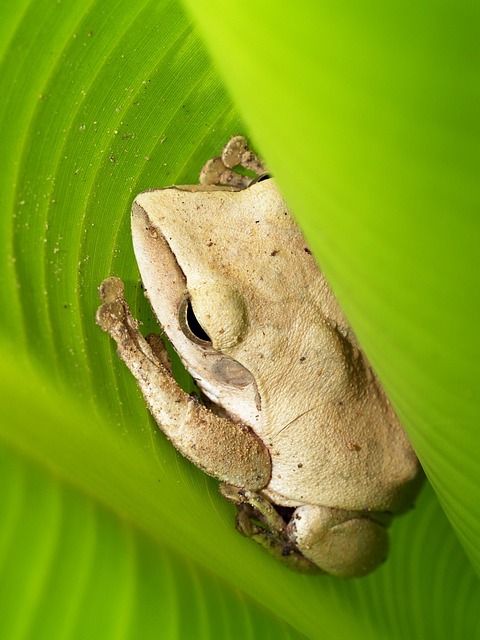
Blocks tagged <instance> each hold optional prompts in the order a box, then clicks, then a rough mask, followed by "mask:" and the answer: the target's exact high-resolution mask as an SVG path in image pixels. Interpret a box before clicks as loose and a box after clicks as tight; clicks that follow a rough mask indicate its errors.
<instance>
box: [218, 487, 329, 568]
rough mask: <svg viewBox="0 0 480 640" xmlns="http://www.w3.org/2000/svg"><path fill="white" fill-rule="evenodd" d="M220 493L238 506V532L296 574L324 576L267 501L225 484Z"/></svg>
mask: <svg viewBox="0 0 480 640" xmlns="http://www.w3.org/2000/svg"><path fill="white" fill-rule="evenodd" d="M220 492H221V494H222V495H223V497H224V498H226V499H227V500H228V501H229V502H233V503H234V504H236V505H237V530H238V531H239V532H240V533H241V534H242V535H244V536H245V537H246V538H251V539H252V540H255V542H257V543H258V544H260V545H261V546H262V547H264V548H265V549H266V550H267V551H268V552H269V553H270V554H271V555H272V556H274V557H275V558H276V559H277V560H280V561H281V562H283V563H284V564H286V565H287V566H288V567H289V568H290V569H293V570H294V571H300V572H302V573H323V571H322V570H321V569H320V568H319V567H318V566H316V565H315V564H314V563H313V562H311V561H310V560H308V558H306V557H305V556H304V555H303V554H302V553H301V552H300V551H299V550H298V549H297V547H296V546H295V544H293V542H292V540H290V538H289V536H288V530H287V526H286V524H285V521H284V519H283V518H282V516H281V515H280V514H279V513H278V511H277V510H276V509H275V507H274V506H273V505H272V504H271V503H270V502H269V501H268V500H266V499H265V498H263V497H262V496H261V495H260V494H259V493H257V492H255V491H249V490H246V491H245V490H243V489H239V488H238V487H234V486H231V485H227V484H225V483H223V484H221V485H220Z"/></svg>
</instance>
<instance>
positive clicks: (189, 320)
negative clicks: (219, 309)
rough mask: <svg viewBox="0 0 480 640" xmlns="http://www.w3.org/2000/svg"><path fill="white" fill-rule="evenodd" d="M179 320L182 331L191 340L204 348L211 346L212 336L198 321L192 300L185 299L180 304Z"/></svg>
mask: <svg viewBox="0 0 480 640" xmlns="http://www.w3.org/2000/svg"><path fill="white" fill-rule="evenodd" d="M178 320H179V324H180V328H181V330H182V331H183V333H184V335H185V336H186V337H187V338H188V339H189V340H191V341H192V342H195V343H196V344H199V345H201V346H204V347H206V346H211V344H212V341H211V339H210V336H209V335H208V333H207V332H206V331H205V329H204V328H203V327H202V325H201V324H200V322H199V321H198V318H197V316H196V315H195V312H194V311H193V307H192V303H191V301H190V298H185V299H184V300H183V302H182V303H181V304H180V308H179V310H178Z"/></svg>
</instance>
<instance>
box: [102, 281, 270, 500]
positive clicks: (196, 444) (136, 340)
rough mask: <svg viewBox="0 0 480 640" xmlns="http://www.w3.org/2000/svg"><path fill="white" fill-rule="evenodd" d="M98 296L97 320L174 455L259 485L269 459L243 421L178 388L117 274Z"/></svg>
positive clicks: (217, 474)
mask: <svg viewBox="0 0 480 640" xmlns="http://www.w3.org/2000/svg"><path fill="white" fill-rule="evenodd" d="M99 294H100V299H101V301H102V303H103V304H102V305H101V306H100V307H99V309H98V311H97V324H98V325H99V326H100V327H101V328H102V329H103V330H104V331H106V332H107V333H109V334H110V336H111V337H112V338H113V339H114V340H115V342H116V343H117V348H118V354H119V356H120V357H121V358H122V360H123V361H124V362H125V364H126V365H127V367H128V368H129V369H130V371H131V372H132V374H133V375H134V376H135V378H136V380H137V382H138V385H139V387H140V389H141V391H142V393H143V395H144V397H145V400H146V402H147V405H148V407H149V409H150V412H151V413H152V415H153V417H154V418H155V420H156V422H157V423H158V425H159V426H160V428H161V429H162V431H164V433H165V435H166V436H167V437H168V438H169V439H170V440H171V441H172V442H173V444H174V445H175V447H176V448H177V449H178V450H179V451H180V453H182V455H184V456H185V457H187V458H188V459H189V460H191V461H192V462H193V463H194V464H195V465H196V466H197V467H199V468H201V469H203V470H204V471H205V472H206V473H208V474H209V475H211V476H214V477H216V478H219V479H220V480H223V481H225V482H228V483H230V484H235V485H238V486H242V487H246V488H247V489H252V490H255V489H261V488H262V487H265V486H266V485H267V484H268V482H269V480H270V473H271V461H270V454H269V453H268V450H267V449H266V447H265V446H264V444H263V443H262V442H261V440H260V439H259V438H258V437H257V436H256V435H255V434H254V433H253V431H252V430H251V429H249V428H248V427H246V426H245V425H242V424H239V423H235V422H233V421H231V420H229V419H227V418H224V417H221V416H217V415H215V414H213V413H211V412H210V411H209V410H208V409H207V408H206V407H204V406H202V405H201V404H200V403H199V402H198V401H197V400H196V399H194V398H192V397H191V396H189V395H188V394H187V393H185V392H184V391H183V390H182V389H181V388H180V387H179V386H178V384H177V382H176V381H175V379H174V378H173V376H172V374H171V372H170V371H169V370H168V367H167V366H165V362H166V360H165V357H164V355H162V348H161V346H160V344H159V342H158V341H155V343H154V349H152V347H151V346H150V344H149V343H148V342H147V341H146V340H145V339H144V338H143V336H142V335H141V334H140V332H139V331H138V328H137V321H136V320H135V319H134V318H133V317H132V315H131V313H130V310H129V308H128V305H127V303H126V301H125V298H124V287H123V282H122V281H121V280H120V279H119V278H115V277H112V278H107V279H106V280H104V281H103V282H102V284H101V285H100V287H99Z"/></svg>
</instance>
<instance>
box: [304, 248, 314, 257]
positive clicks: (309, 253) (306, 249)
mask: <svg viewBox="0 0 480 640" xmlns="http://www.w3.org/2000/svg"><path fill="white" fill-rule="evenodd" d="M303 250H304V251H305V253H308V255H309V256H311V255H312V252H311V251H310V249H309V248H308V247H304V249H303Z"/></svg>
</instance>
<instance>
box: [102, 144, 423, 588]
mask: <svg viewBox="0 0 480 640" xmlns="http://www.w3.org/2000/svg"><path fill="white" fill-rule="evenodd" d="M239 145H240V148H242V149H243V153H244V159H245V154H246V153H247V152H248V150H247V148H246V147H245V145H244V141H243V139H241V138H239V137H236V138H233V139H232V140H231V141H230V143H229V145H227V147H226V149H225V151H224V156H223V162H222V161H220V163H219V159H215V161H214V162H215V166H214V169H215V171H212V167H211V166H210V167H209V165H206V169H205V170H204V173H203V176H204V182H207V183H208V182H209V181H210V182H211V181H219V179H218V171H217V170H218V167H219V165H220V168H221V169H222V167H223V169H225V164H233V165H235V164H238V162H233V163H231V162H229V161H228V160H229V154H230V156H231V155H232V148H233V150H234V152H235V151H236V153H234V154H233V155H234V156H235V159H238V156H239V153H238V151H237V150H238V148H239ZM242 145H243V146H242ZM225 158H227V161H225ZM252 158H253V160H252ZM252 162H253V163H255V162H256V163H257V164H256V165H255V166H254V167H253V168H255V170H256V171H257V172H260V171H259V169H258V168H257V167H259V166H260V168H261V165H260V163H259V161H258V160H257V159H256V158H255V157H254V156H252V155H251V154H250V156H249V161H248V162H243V164H246V165H247V166H250V168H252ZM225 172H226V173H223V174H222V176H221V177H222V180H221V181H222V182H233V183H235V182H237V185H235V184H234V185H233V186H216V185H212V184H203V185H195V186H177V187H171V188H168V189H162V190H154V191H147V192H144V193H142V194H140V195H139V196H137V198H136V199H135V202H134V205H133V209H132V235H133V242H134V248H135V254H136V257H137V261H138V265H139V269H140V272H141V274H142V279H143V283H144V285H145V288H146V290H147V295H148V297H149V299H150V302H151V304H152V307H153V308H154V310H155V313H156V315H157V317H158V319H159V322H160V324H161V325H162V326H163V328H164V330H165V333H166V334H167V336H168V338H169V340H170V341H171V342H172V344H173V346H174V348H175V350H176V351H177V352H178V353H179V355H180V357H181V358H182V361H183V362H184V364H185V366H186V368H187V369H188V370H189V371H190V373H191V374H192V375H193V377H194V378H195V380H196V381H197V384H198V386H199V388H200V389H201V390H202V392H203V393H204V394H205V395H206V396H207V397H208V398H209V399H210V402H209V406H210V410H206V409H204V408H203V407H197V409H198V410H200V409H201V411H200V414H199V415H198V416H196V417H193V418H191V417H189V419H188V420H189V422H188V425H187V422H186V421H185V419H184V418H182V417H179V416H173V414H171V412H170V414H169V412H168V411H166V409H165V406H162V408H160V409H159V410H158V409H156V407H157V405H158V404H159V403H160V404H161V405H165V404H168V400H167V399H166V398H165V395H166V393H165V387H166V382H165V380H164V378H165V376H166V375H167V376H168V377H169V381H168V385H171V384H172V380H173V379H172V378H171V376H170V374H169V373H168V371H167V370H166V369H164V371H163V372H162V375H161V376H160V378H161V379H159V378H158V375H159V374H158V371H156V372H155V376H153V377H152V376H151V375H150V376H149V375H147V376H145V375H144V372H141V373H140V374H139V370H140V371H141V370H142V367H140V369H139V362H141V360H142V358H144V357H145V355H144V352H145V348H144V349H143V350H142V349H140V352H141V355H140V357H139V356H138V354H137V355H136V356H133V355H132V354H133V351H132V344H133V342H136V343H138V341H139V336H137V335H136V336H135V339H134V340H133V342H132V339H131V338H130V344H129V345H128V348H125V347H126V346H127V345H126V341H125V339H123V340H122V339H119V337H118V331H119V330H120V327H121V326H126V325H127V324H128V323H129V322H130V325H129V326H130V327H132V326H133V324H134V322H133V320H132V319H131V317H130V316H129V313H128V308H127V307H126V304H125V302H124V300H123V294H122V292H121V291H120V289H119V285H118V281H117V280H115V281H112V280H110V281H107V284H104V288H103V291H104V294H103V297H104V301H105V302H106V303H107V304H106V305H104V306H103V307H102V308H101V311H100V312H99V322H100V324H101V325H102V327H104V328H105V329H106V330H108V331H109V332H110V333H111V334H112V335H113V337H115V339H116V340H117V342H118V343H119V352H120V355H121V356H122V358H123V359H124V360H125V362H126V363H127V365H128V366H129V367H130V368H131V369H132V371H133V372H134V374H135V375H136V377H137V379H138V381H139V384H140V386H141V388H142V391H143V393H144V395H145V398H146V400H147V402H148V404H149V406H150V408H151V410H152V413H153V414H154V416H155V418H156V419H157V422H158V423H159V426H160V427H161V428H162V429H163V430H164V431H165V433H166V434H167V435H168V436H169V437H170V438H171V439H172V441H173V442H174V444H175V445H176V446H177V448H179V450H181V451H182V453H183V454H184V455H186V456H187V457H188V458H190V459H191V460H193V461H194V462H195V463H196V464H197V465H198V466H200V467H201V468H203V469H204V470H205V471H206V472H207V473H210V474H211V475H214V476H216V477H219V478H220V479H221V480H222V481H223V483H224V485H223V487H222V493H223V494H224V495H225V497H227V498H228V499H229V500H232V501H234V502H236V503H237V504H238V507H239V518H238V526H239V528H240V529H241V530H242V532H243V533H244V534H246V535H251V536H252V537H254V538H255V539H257V540H258V541H259V542H261V543H262V544H264V545H265V546H267V547H269V548H270V550H271V551H272V552H273V553H274V554H275V555H277V556H279V557H282V556H284V557H286V558H287V559H288V560H289V561H290V563H296V564H298V565H300V567H301V568H303V569H312V568H313V567H320V568H321V569H322V570H324V571H326V572H328V573H332V574H334V575H342V576H353V575H363V574H364V573H367V572H368V571H370V570H372V569H373V568H374V567H375V566H376V565H377V564H378V563H379V562H381V561H382V560H383V559H384V557H385V556H386V552H387V532H386V527H387V526H388V523H389V520H390V518H391V516H392V515H393V514H396V513H400V512H401V511H403V510H405V509H406V508H408V507H409V506H411V503H412V501H413V499H414V496H415V494H416V492H417V491H418V486H419V479H420V477H421V472H420V467H419V464H418V461H417V459H416V457H415V454H414V453H413V450H412V448H411V446H410V444H409V442H408V440H407V439H406V437H405V434H404V432H403V429H402V427H401V425H400V423H399V421H398V418H397V417H396V415H395V413H394V411H393V409H392V407H391V405H390V403H389V402H388V400H387V398H386V396H385V393H384V392H383V389H382V388H381V386H380V384H379V382H378V379H377V378H376V376H375V374H374V373H373V371H372V370H371V368H370V366H369V364H368V362H367V361H366V359H365V356H364V355H363V352H362V351H361V349H360V347H359V346H358V344H357V341H356V339H355V336H354V335H353V333H352V331H351V329H350V327H349V325H348V323H347V321H346V319H345V318H344V316H343V314H342V312H341V310H340V308H339V307H338V304H337V302H336V300H335V298H334V297H333V294H332V292H331V290H330V288H329V287H328V284H327V282H326V280H325V279H324V277H323V275H322V273H321V272H320V270H319V269H318V266H317V265H316V263H315V261H314V259H313V257H312V256H311V254H310V251H309V250H308V248H307V246H306V243H305V239H304V237H303V235H302V233H301V231H300V229H299V228H298V226H297V225H296V223H295V221H294V219H293V218H292V216H291V214H290V212H289V211H288V209H287V206H286V204H285V202H284V200H283V199H282V196H281V194H280V192H279V190H278V188H277V186H276V184H275V182H274V181H273V180H272V179H269V180H264V181H258V182H255V183H253V184H251V185H248V186H246V184H245V182H247V180H246V179H245V178H240V177H236V176H237V174H233V173H232V172H231V171H229V170H228V169H225ZM205 177H206V180H205ZM238 181H240V184H238ZM242 181H244V182H242ZM112 283H113V284H112ZM112 303H114V304H116V305H117V307H116V308H120V307H121V308H122V309H123V312H122V313H120V316H122V317H121V318H120V319H119V314H118V313H117V315H115V314H112V307H111V305H112ZM108 304H110V307H108ZM102 310H103V311H102ZM113 317H115V321H112V318H113ZM132 323H133V324H132ZM135 331H136V327H135ZM137 333H138V332H137ZM131 334H132V331H131V330H130V331H129V335H131ZM140 340H141V337H140ZM122 345H123V346H122ZM155 345H156V346H155V351H156V352H157V356H158V355H160V358H159V363H157V365H156V366H157V369H159V368H163V365H162V364H161V361H162V360H163V361H164V356H163V355H161V353H162V352H161V349H159V347H158V342H155ZM147 346H148V345H147ZM135 351H138V347H136V348H135ZM154 378H155V382H154V381H153V380H154ZM142 380H143V381H142ZM168 385H167V386H168ZM173 385H175V383H174V382H173ZM159 387H160V389H159ZM178 392H179V390H176V389H175V394H176V395H177V396H178ZM159 398H162V399H161V400H159ZM185 402H186V404H185V407H187V405H188V404H189V401H187V400H186V399H185V398H182V403H185ZM182 403H181V404H182ZM166 413H167V414H168V415H166ZM205 413H208V414H209V416H210V418H209V419H210V420H212V421H213V422H212V426H211V436H208V435H205V437H204V440H202V454H201V455H200V456H199V443H198V442H197V440H198V434H199V432H202V433H203V430H202V429H203V426H204V423H205V420H204V417H205ZM179 420H180V422H182V421H183V426H182V427H181V429H180V431H181V435H179V424H178V422H179ZM215 420H220V421H222V422H221V424H222V427H221V429H222V430H223V429H225V430H226V433H227V435H226V436H224V437H223V438H219V437H218V434H219V428H220V427H219V426H218V425H217V426H215V424H214V423H215ZM172 423H175V424H172ZM199 424H201V425H202V429H200V431H199V429H198V425H199ZM228 425H230V427H229V426H228ZM244 425H247V426H248V427H249V429H245V427H244ZM187 427H188V428H187ZM222 432H223V431H222ZM202 438H203V436H202ZM247 441H248V442H247ZM242 443H243V444H242ZM233 453H234V455H232V454H233ZM220 460H221V461H222V462H219V461H220ZM253 478H255V479H254V480H252V479H253ZM277 506H280V507H290V508H293V509H295V511H293V514H290V515H291V519H290V522H289V523H288V525H287V523H286V522H285V521H284V519H283V517H281V516H280V515H279V512H278V511H277V509H276V507H277ZM255 520H256V521H257V522H258V521H259V520H260V521H261V522H263V524H264V527H261V526H259V525H258V524H254V522H253V521H255ZM306 559H308V560H306Z"/></svg>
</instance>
